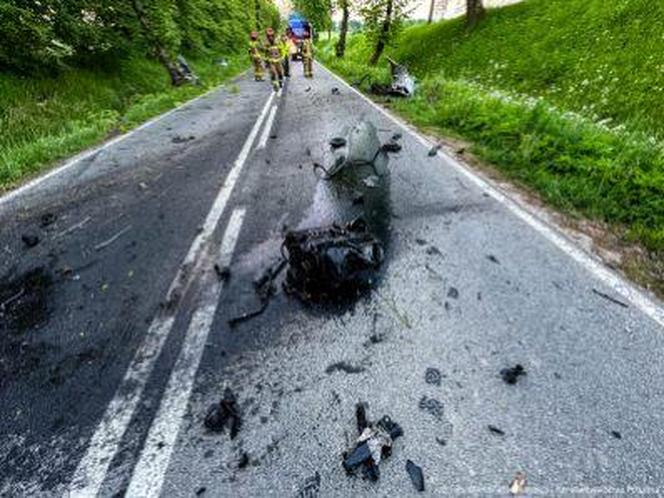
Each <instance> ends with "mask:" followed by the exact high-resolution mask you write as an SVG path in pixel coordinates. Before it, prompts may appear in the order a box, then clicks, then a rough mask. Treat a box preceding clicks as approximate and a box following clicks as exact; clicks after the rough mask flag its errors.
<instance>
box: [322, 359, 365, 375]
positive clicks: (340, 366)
mask: <svg viewBox="0 0 664 498" xmlns="http://www.w3.org/2000/svg"><path fill="white" fill-rule="evenodd" d="M365 370H366V369H365V368H364V367H361V366H359V365H352V364H350V363H347V362H345V361H338V362H337V363H333V364H332V365H330V366H328V367H327V368H326V369H325V373H326V374H333V373H334V372H344V373H347V374H358V373H362V372H364V371H365Z"/></svg>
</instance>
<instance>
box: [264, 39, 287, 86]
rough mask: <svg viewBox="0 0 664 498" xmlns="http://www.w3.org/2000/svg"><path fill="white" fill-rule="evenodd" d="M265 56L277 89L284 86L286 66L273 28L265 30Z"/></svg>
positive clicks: (273, 83) (273, 84)
mask: <svg viewBox="0 0 664 498" xmlns="http://www.w3.org/2000/svg"><path fill="white" fill-rule="evenodd" d="M265 36H266V41H265V57H266V63H267V66H268V67H269V68H270V78H271V79H272V87H273V88H274V90H275V91H277V90H279V88H281V87H282V86H284V67H283V64H282V58H281V48H280V47H279V42H278V41H277V38H276V36H275V34H274V30H273V29H272V28H267V30H265Z"/></svg>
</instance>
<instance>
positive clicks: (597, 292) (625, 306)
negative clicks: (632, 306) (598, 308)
mask: <svg viewBox="0 0 664 498" xmlns="http://www.w3.org/2000/svg"><path fill="white" fill-rule="evenodd" d="M593 292H594V293H595V294H597V295H598V296H600V297H603V298H604V299H606V300H607V301H611V302H612V303H614V304H617V305H618V306H622V307H623V308H629V305H628V304H627V303H623V302H622V301H620V300H618V299H616V298H615V297H612V296H609V295H608V294H605V293H604V292H602V291H599V290H597V289H593Z"/></svg>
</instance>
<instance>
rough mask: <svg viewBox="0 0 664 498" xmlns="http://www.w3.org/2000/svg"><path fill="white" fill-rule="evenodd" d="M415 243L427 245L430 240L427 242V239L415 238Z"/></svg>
mask: <svg viewBox="0 0 664 498" xmlns="http://www.w3.org/2000/svg"><path fill="white" fill-rule="evenodd" d="M415 243H416V244H417V245H418V246H425V245H427V244H428V242H427V241H426V240H424V239H415Z"/></svg>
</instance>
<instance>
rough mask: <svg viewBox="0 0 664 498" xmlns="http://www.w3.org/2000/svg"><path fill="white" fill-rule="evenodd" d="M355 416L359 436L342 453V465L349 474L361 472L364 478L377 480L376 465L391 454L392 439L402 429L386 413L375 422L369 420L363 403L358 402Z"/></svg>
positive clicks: (377, 470)
mask: <svg viewBox="0 0 664 498" xmlns="http://www.w3.org/2000/svg"><path fill="white" fill-rule="evenodd" d="M355 418H356V420H357V432H358V434H359V436H358V438H357V440H356V442H355V445H354V446H353V448H352V449H351V450H350V451H348V452H345V453H344V454H343V467H344V469H345V470H346V472H348V473H349V474H352V475H355V474H357V473H358V472H361V474H362V476H363V477H365V478H366V479H369V480H371V481H377V480H378V478H379V477H380V470H379V467H378V466H379V465H380V463H381V462H382V461H383V460H385V459H386V458H388V457H389V456H390V455H391V454H392V445H393V443H394V440H395V439H397V438H398V437H400V436H402V435H403V430H402V429H401V426H400V425H399V424H397V423H396V422H393V421H392V419H390V417H388V416H387V415H386V416H384V417H383V418H381V419H380V420H379V421H377V422H369V420H368V419H367V413H366V405H365V404H364V403H358V405H357V407H356V409H355Z"/></svg>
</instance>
